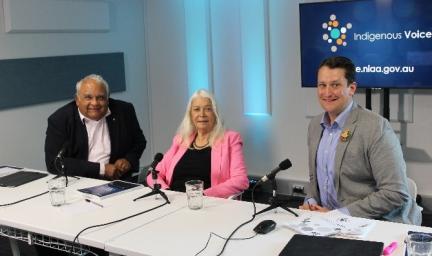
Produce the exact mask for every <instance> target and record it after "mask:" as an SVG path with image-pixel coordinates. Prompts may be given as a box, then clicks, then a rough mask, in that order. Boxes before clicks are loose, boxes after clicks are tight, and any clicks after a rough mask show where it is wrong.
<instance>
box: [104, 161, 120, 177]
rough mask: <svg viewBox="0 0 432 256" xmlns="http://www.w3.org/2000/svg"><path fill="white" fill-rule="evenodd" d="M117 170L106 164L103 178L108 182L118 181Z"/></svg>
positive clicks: (112, 165) (113, 166)
mask: <svg viewBox="0 0 432 256" xmlns="http://www.w3.org/2000/svg"><path fill="white" fill-rule="evenodd" d="M118 173H119V170H118V169H117V167H116V166H115V165H114V164H106V165H105V178H107V179H109V180H115V179H118V177H119V176H118Z"/></svg>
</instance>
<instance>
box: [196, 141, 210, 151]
mask: <svg viewBox="0 0 432 256" xmlns="http://www.w3.org/2000/svg"><path fill="white" fill-rule="evenodd" d="M192 145H193V147H194V148H195V149H203V148H206V147H208V145H209V141H208V140H207V143H206V144H204V145H202V146H198V145H197V144H196V140H194V142H193V143H192Z"/></svg>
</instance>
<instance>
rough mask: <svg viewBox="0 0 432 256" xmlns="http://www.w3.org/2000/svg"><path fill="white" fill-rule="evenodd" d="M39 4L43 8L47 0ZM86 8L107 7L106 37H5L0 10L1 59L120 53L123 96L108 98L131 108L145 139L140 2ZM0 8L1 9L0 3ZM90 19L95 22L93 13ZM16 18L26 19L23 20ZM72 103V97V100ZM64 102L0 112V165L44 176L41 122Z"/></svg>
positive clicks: (89, 34) (145, 160)
mask: <svg viewBox="0 0 432 256" xmlns="http://www.w3.org/2000/svg"><path fill="white" fill-rule="evenodd" d="M12 1H14V0H12ZM31 1H35V0H31ZM36 1H39V0H36ZM43 2H45V3H46V2H47V0H44V1H43ZM55 2H57V3H61V2H59V1H55ZM66 2H67V1H66ZM91 2H93V3H94V2H107V3H108V5H109V23H110V24H109V25H110V29H109V30H108V31H106V32H91V31H86V32H68V31H53V32H49V33H48V32H27V33H24V32H22V33H6V32H5V19H4V15H3V10H1V11H0V59H12V58H30V57H41V56H59V55H73V54H89V53H104V52H124V56H125V73H126V91H125V92H121V93H114V94H113V95H112V97H114V98H118V99H123V100H126V101H130V102H132V103H133V104H134V106H135V108H136V111H137V115H138V119H139V122H140V124H141V128H142V129H143V130H144V134H145V135H146V137H147V138H148V136H149V134H150V131H149V127H150V126H149V117H148V115H149V114H148V105H149V104H148V98H147V86H146V84H147V80H146V72H145V71H146V69H145V50H144V49H145V45H144V2H143V1H142V0H127V1H116V0H109V1H89V3H91ZM0 3H1V7H3V1H0ZM82 3H85V2H82ZM24 5H25V3H24ZM46 15H49V13H46ZM70 15H71V16H70V17H69V18H71V19H79V18H80V16H79V15H80V14H79V13H71V14H70ZM93 15H95V16H97V15H98V13H94V14H93ZM21 18H22V19H26V18H27V17H26V16H23V17H21ZM35 22H37V21H35ZM53 22H55V21H53ZM47 75H49V74H47ZM75 83H76V81H70V84H71V86H72V87H74V86H75ZM17 93H19V92H17ZM52 93H55V92H52ZM72 98H73V95H71V99H72ZM66 102H67V101H62V102H53V103H46V104H39V105H33V106H27V107H21V108H16V109H10V110H0V120H1V121H0V134H1V135H0V165H1V164H12V165H17V166H25V167H31V168H35V169H41V170H45V169H46V167H45V162H44V140H45V130H46V125H47V121H46V120H47V117H48V116H49V115H50V114H51V113H52V112H54V111H55V110H56V109H57V108H58V107H60V106H62V105H64V104H65V103H66ZM148 139H149V138H148ZM149 151H150V150H148V149H147V150H146V151H145V153H144V157H143V158H142V162H143V163H148V162H149V161H150V160H151V155H150V152H149Z"/></svg>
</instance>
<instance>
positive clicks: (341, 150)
mask: <svg viewBox="0 0 432 256" xmlns="http://www.w3.org/2000/svg"><path fill="white" fill-rule="evenodd" d="M358 110H359V108H358V105H357V104H356V103H355V102H354V103H353V109H352V111H351V113H350V114H349V117H348V118H347V120H346V122H345V125H344V127H343V128H342V132H344V131H346V130H349V131H350V136H349V138H348V139H347V141H341V140H340V138H338V140H339V141H338V144H337V146H336V154H335V165H334V168H335V169H334V171H335V180H334V182H335V188H336V192H338V191H339V183H340V182H339V180H340V179H339V178H340V174H341V166H342V161H343V159H344V155H345V152H346V149H347V147H348V145H349V143H350V142H351V138H352V136H353V135H354V131H355V129H356V126H357V125H356V121H357V117H358Z"/></svg>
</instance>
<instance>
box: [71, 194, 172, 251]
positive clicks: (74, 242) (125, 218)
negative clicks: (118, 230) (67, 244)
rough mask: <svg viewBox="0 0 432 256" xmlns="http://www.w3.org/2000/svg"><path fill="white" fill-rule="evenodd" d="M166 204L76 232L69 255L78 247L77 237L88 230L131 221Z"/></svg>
mask: <svg viewBox="0 0 432 256" xmlns="http://www.w3.org/2000/svg"><path fill="white" fill-rule="evenodd" d="M166 204H168V203H167V202H165V203H163V204H161V205H158V206H155V207H153V208H150V209H147V210H145V211H142V212H138V213H135V214H133V215H130V216H127V217H124V218H122V219H119V220H114V221H110V222H107V223H102V224H98V225H93V226H89V227H86V228H84V229H83V230H81V231H80V232H78V234H77V235H76V236H75V238H74V240H73V241H72V246H71V248H70V249H69V255H74V254H73V252H72V250H73V247H74V246H75V245H76V246H77V247H78V246H79V245H80V243H79V239H78V237H79V235H81V234H82V233H83V232H84V231H86V230H89V229H91V228H97V227H102V226H106V225H110V224H114V223H118V222H121V221H124V220H127V219H131V218H133V217H136V216H139V215H141V214H144V213H147V212H150V211H153V210H156V209H158V208H160V207H162V206H164V205H166Z"/></svg>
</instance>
